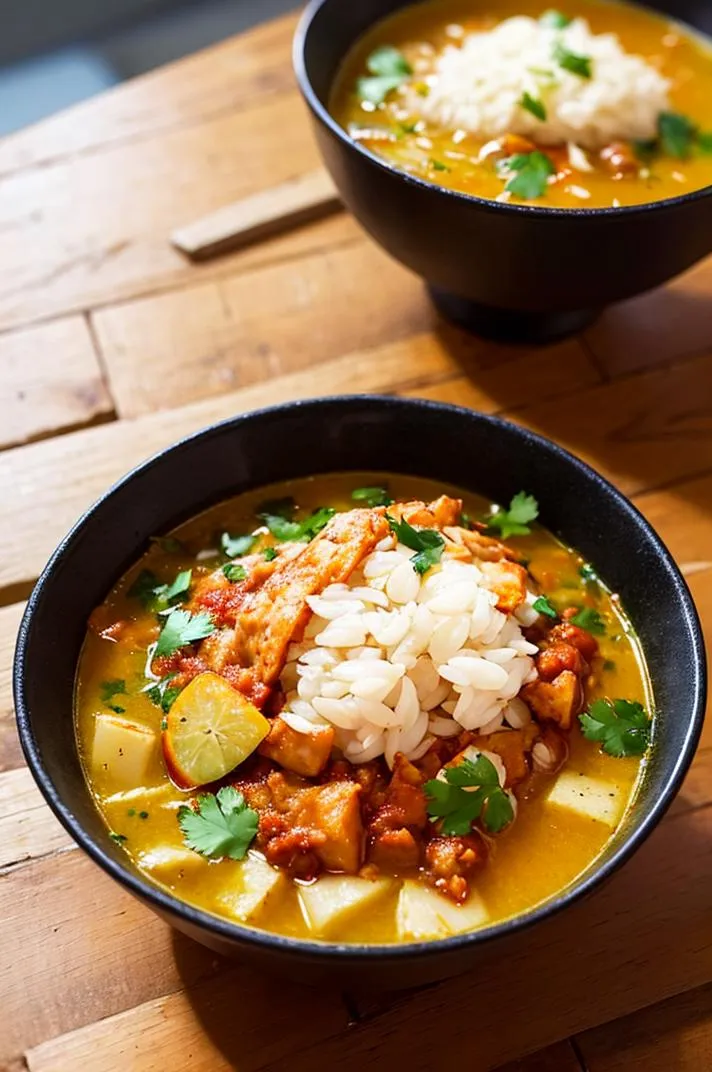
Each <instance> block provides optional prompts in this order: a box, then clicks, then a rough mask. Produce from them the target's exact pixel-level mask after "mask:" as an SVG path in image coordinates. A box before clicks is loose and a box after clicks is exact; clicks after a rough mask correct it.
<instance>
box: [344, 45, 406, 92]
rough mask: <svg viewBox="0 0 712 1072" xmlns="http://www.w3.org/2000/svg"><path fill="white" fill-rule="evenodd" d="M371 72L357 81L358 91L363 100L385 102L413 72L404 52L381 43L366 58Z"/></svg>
mask: <svg viewBox="0 0 712 1072" xmlns="http://www.w3.org/2000/svg"><path fill="white" fill-rule="evenodd" d="M366 68H367V70H368V72H369V74H368V75H367V76H366V77H363V78H359V79H358V81H357V82H356V93H357V95H358V97H359V98H360V99H361V100H362V101H368V102H369V103H370V104H376V105H377V104H383V102H384V100H385V99H386V97H387V96H388V94H389V93H391V92H392V91H393V90H394V89H398V87H399V86H400V85H402V84H403V82H405V81H406V80H407V79H408V78H409V77H410V75H412V73H413V68H412V67H411V65H410V64H409V63H408V60H407V59H406V58H405V56H404V55H403V53H402V52H399V50H398V49H397V48H393V46H392V45H381V47H380V48H377V49H375V50H374V51H373V52H372V53H371V55H370V56H369V57H368V59H367V60H366Z"/></svg>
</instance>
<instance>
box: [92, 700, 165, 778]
mask: <svg viewBox="0 0 712 1072" xmlns="http://www.w3.org/2000/svg"><path fill="white" fill-rule="evenodd" d="M155 747H156V735H155V733H154V732H153V730H150V729H148V728H147V727H146V726H139V725H138V724H137V723H136V722H128V721H127V720H126V719H124V718H118V717H117V716H116V715H97V716H96V729H95V732H94V745H93V748H92V756H91V765H92V768H93V770H94V773H95V774H98V773H99V772H100V771H102V770H103V771H106V772H107V773H108V775H109V777H110V779H111V781H112V782H113V784H114V785H115V786H116V788H117V789H130V788H132V787H133V786H136V785H138V784H140V783H141V782H142V781H143V780H144V778H145V777H146V771H147V769H148V764H149V762H150V759H151V756H152V754H153V751H154V748H155Z"/></svg>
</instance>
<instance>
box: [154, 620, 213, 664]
mask: <svg viewBox="0 0 712 1072" xmlns="http://www.w3.org/2000/svg"><path fill="white" fill-rule="evenodd" d="M214 632H215V625H214V623H213V620H212V618H211V617H210V615H209V614H208V613H207V611H204V610H203V611H200V613H199V614H191V613H190V611H187V610H174V611H171V613H170V614H169V616H168V617H167V618H166V620H165V622H164V624H163V629H162V630H161V635H160V636H159V638H158V643H157V644H156V651H155V653H154V658H157V657H158V656H161V655H172V654H173V652H174V651H178V649H179V648H184V647H185V646H186V645H187V644H192V643H194V641H196V640H203V639H204V638H205V637H207V636H210V634H211V633H214Z"/></svg>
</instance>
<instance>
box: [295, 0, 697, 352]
mask: <svg viewBox="0 0 712 1072" xmlns="http://www.w3.org/2000/svg"><path fill="white" fill-rule="evenodd" d="M663 6H665V5H663ZM666 7H667V10H668V11H669V14H668V15H667V16H665V15H664V14H660V13H654V12H652V11H649V10H646V9H645V8H642V7H638V6H633V5H630V4H627V3H623V2H618V0H576V2H575V3H571V4H567V5H564V7H563V8H562V10H555V9H553V8H550V9H547V7H546V5H545V4H542V3H533V2H531V0H491V2H485V0H425V2H421V3H415V4H414V3H412V2H408V0H364V2H363V3H359V4H348V5H347V4H342V3H339V2H338V0H314V2H313V3H311V4H310V5H309V6H308V8H307V10H306V12H305V13H304V15H303V17H302V21H301V23H300V26H299V29H298V31H297V34H296V38H295V44H294V63H295V70H296V73H297V78H298V81H299V85H300V88H301V91H302V93H303V95H304V97H305V100H306V102H307V104H308V106H309V109H310V111H311V115H312V118H313V121H314V129H315V133H316V137H317V141H318V144H319V147H320V149H321V152H322V155H323V157H324V161H325V163H326V165H327V167H328V169H329V171H330V172H331V174H332V176H333V178H334V180H335V182H336V185H337V187H338V188H339V191H340V193H341V195H342V198H343V200H344V202H345V203H346V205H347V206H348V208H349V209H350V210H351V211H352V212H353V213H354V215H355V216H356V217H357V219H358V220H359V221H360V222H361V223H362V224H363V226H364V227H365V228H366V230H367V231H368V232H369V233H370V234H371V235H372V236H373V237H374V238H375V239H376V241H378V242H379V243H380V244H381V245H382V246H383V247H384V248H385V249H386V250H387V251H388V252H389V253H390V254H391V255H392V256H394V257H395V258H396V259H397V260H399V261H401V262H402V263H403V264H405V265H406V266H407V267H409V268H410V269H412V270H413V271H415V272H416V273H417V274H418V275H420V276H422V278H423V279H424V280H425V281H426V283H427V285H428V287H429V289H430V292H431V294H432V296H433V298H434V299H435V302H436V304H437V306H438V307H439V308H440V310H441V311H442V312H443V313H444V314H445V315H446V316H448V317H449V318H451V319H454V320H456V321H457V322H459V323H460V324H462V325H464V326H466V327H469V328H471V329H472V330H475V331H478V332H479V333H481V334H485V335H491V336H495V337H500V338H511V339H526V340H528V341H545V340H546V339H551V338H554V337H556V336H557V335H563V334H566V333H568V332H571V331H574V330H576V329H578V328H581V327H583V326H584V325H585V324H586V323H588V322H589V321H590V320H591V319H592V318H593V317H594V316H595V315H596V314H597V312H598V311H600V310H601V309H602V308H603V307H604V306H606V305H608V304H609V303H611V302H616V301H620V300H622V299H624V298H628V297H631V296H632V295H635V294H638V293H640V292H641V291H644V290H647V289H649V288H651V287H655V286H658V285H660V284H661V283H664V282H665V281H667V280H668V279H670V278H671V277H673V276H675V275H677V274H678V273H680V272H682V271H684V270H685V269H687V268H689V267H690V266H691V265H693V264H694V263H696V262H697V261H698V260H700V259H701V258H702V257H705V256H706V255H707V254H709V253H710V252H711V251H712V44H711V43H710V42H709V40H708V39H706V38H704V37H703V36H702V34H701V33H698V32H697V31H696V30H694V29H692V28H691V27H687V26H684V25H682V24H680V23H678V22H675V21H673V19H674V17H675V13H676V10H677V6H676V5H673V4H672V3H668V4H667V5H666Z"/></svg>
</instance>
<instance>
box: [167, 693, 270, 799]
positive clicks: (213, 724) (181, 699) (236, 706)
mask: <svg viewBox="0 0 712 1072" xmlns="http://www.w3.org/2000/svg"><path fill="white" fill-rule="evenodd" d="M269 728H270V724H269V722H268V721H267V719H266V718H265V717H264V715H261V714H260V712H259V711H258V710H257V708H256V707H255V706H254V705H253V704H251V703H250V701H249V700H247V699H246V698H245V697H244V696H243V695H242V693H240V692H237V690H236V689H233V687H232V686H231V685H229V684H228V682H227V681H226V680H225V678H224V677H220V676H219V675H218V674H211V673H204V674H198V676H197V677H195V678H193V680H192V681H191V682H190V684H189V685H186V687H185V688H184V689H183V691H182V692H181V694H180V695H179V696H178V698H177V700H176V701H175V702H174V704H173V706H172V707H171V709H170V711H169V713H168V716H167V718H166V728H165V730H164V732H163V756H164V759H165V761H166V767H167V769H168V773H169V774H170V776H171V778H172V780H173V781H174V782H175V784H176V785H177V786H179V787H180V788H181V789H193V788H194V787H195V786H198V785H207V784H208V783H209V782H215V781H218V779H220V778H223V777H224V776H225V775H226V774H228V773H229V772H230V771H231V770H233V769H234V768H235V767H237V766H238V764H240V763H242V762H244V760H246V759H247V757H248V756H249V755H251V754H252V753H253V752H254V750H255V749H256V748H257V745H258V744H259V743H260V741H262V740H264V738H265V737H266V736H267V734H268V733H269Z"/></svg>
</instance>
